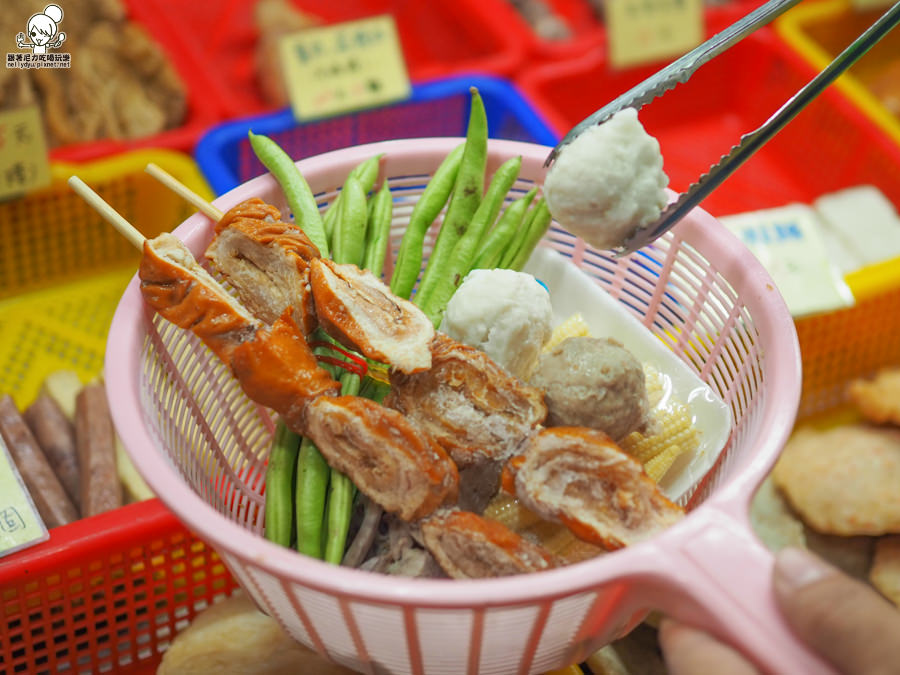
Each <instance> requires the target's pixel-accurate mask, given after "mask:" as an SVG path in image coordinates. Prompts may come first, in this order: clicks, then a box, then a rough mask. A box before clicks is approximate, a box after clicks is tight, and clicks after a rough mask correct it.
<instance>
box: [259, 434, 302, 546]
mask: <svg viewBox="0 0 900 675" xmlns="http://www.w3.org/2000/svg"><path fill="white" fill-rule="evenodd" d="M299 451H300V436H299V435H297V434H295V433H294V432H293V431H291V430H290V429H288V428H287V425H285V423H284V422H283V421H281V420H279V421H278V424H277V425H276V426H275V435H274V438H273V440H272V449H271V450H270V451H269V462H268V465H267V466H266V531H265V536H266V539H268V540H269V541H272V542H275V543H276V544H281V545H282V546H290V545H291V536H292V534H293V527H294V480H295V475H296V471H297V455H298V454H299Z"/></svg>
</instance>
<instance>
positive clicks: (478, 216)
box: [420, 157, 522, 324]
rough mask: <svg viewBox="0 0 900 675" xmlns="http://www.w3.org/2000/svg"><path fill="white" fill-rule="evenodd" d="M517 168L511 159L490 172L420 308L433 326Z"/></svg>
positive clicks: (518, 159) (519, 165)
mask: <svg viewBox="0 0 900 675" xmlns="http://www.w3.org/2000/svg"><path fill="white" fill-rule="evenodd" d="M521 168H522V158H521V157H513V158H511V159H508V160H506V161H505V162H504V163H503V164H502V165H501V166H500V167H499V168H498V169H497V171H495V172H494V176H493V178H492V179H491V184H490V186H489V187H488V190H487V192H486V193H485V195H484V198H483V199H482V200H481V203H480V204H479V205H478V209H477V210H476V211H475V215H473V216H472V222H471V223H469V226H468V228H466V231H465V233H464V234H463V235H462V237H460V239H459V241H458V242H456V246H455V247H454V249H453V253H452V255H451V256H450V259H449V260H448V262H447V271H446V273H445V274H444V275H443V276H441V278H440V279H438V281H437V283H436V284H435V286H434V289H433V290H432V292H431V294H430V295H429V296H428V297H427V299H426V300H425V302H424V304H422V305H420V307H421V309H422V311H423V312H424V313H425V315H426V316H429V317H434V319H433V320H434V322H435V323H436V324H440V322H441V317H442V316H443V315H444V309H445V308H446V307H447V302H448V301H449V300H450V297H451V296H452V295H453V293H455V292H456V289H457V288H459V285H460V284H461V283H462V280H463V278H464V277H465V276H466V274H468V272H469V268H470V267H471V265H472V263H473V261H474V258H475V254H476V252H477V250H478V244H479V242H480V241H481V239H482V237H483V236H484V234H485V232H486V231H487V230H488V228H489V227H490V226H491V225H492V224H493V223H494V221H495V220H496V219H497V215H498V214H499V213H500V209H501V207H502V206H503V201H504V199H505V198H506V195H507V193H508V192H509V190H510V188H511V187H512V185H513V183H515V182H516V178H518V176H519V170H520V169H521Z"/></svg>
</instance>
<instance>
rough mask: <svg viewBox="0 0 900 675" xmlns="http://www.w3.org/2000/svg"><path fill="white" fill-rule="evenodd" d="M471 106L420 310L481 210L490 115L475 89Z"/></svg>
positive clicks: (427, 268)
mask: <svg viewBox="0 0 900 675" xmlns="http://www.w3.org/2000/svg"><path fill="white" fill-rule="evenodd" d="M470 91H471V93H472V102H471V106H470V110H469V125H468V128H467V130H466V143H465V150H464V151H463V156H462V161H461V163H460V166H459V172H458V173H457V175H456V183H455V184H454V186H453V194H452V195H451V196H450V205H449V206H448V207H447V214H446V215H445V216H444V222H443V223H442V224H441V229H440V231H439V232H438V236H437V241H435V243H434V249H433V250H432V252H431V255H430V256H429V258H428V264H427V265H426V266H425V272H424V274H423V275H422V281H421V282H420V283H419V290H418V291H417V292H416V297H415V298H414V302H415V303H416V304H417V305H418V306H419V307H424V306H427V303H428V302H429V297H428V296H429V295H431V293H432V292H433V291H434V288H435V286H436V285H437V284H438V283H439V281H440V279H441V278H442V277H444V276H445V275H446V274H447V264H448V261H449V259H450V257H451V255H452V254H453V248H454V247H455V246H456V242H458V241H459V239H460V237H462V235H463V233H465V231H466V228H467V227H468V225H469V222H470V221H471V220H472V216H474V215H475V211H476V210H477V209H478V205H479V203H481V200H482V194H483V192H484V171H485V166H486V164H487V137H488V129H487V114H486V113H485V110H484V102H483V101H482V100H481V95H480V94H479V93H478V90H477V89H475V87H472V89H471V90H470Z"/></svg>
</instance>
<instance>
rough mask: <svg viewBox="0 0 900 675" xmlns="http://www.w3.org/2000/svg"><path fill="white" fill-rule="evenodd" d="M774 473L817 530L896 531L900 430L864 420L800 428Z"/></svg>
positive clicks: (899, 519)
mask: <svg viewBox="0 0 900 675" xmlns="http://www.w3.org/2000/svg"><path fill="white" fill-rule="evenodd" d="M772 476H773V478H774V480H775V484H776V486H777V487H778V489H779V490H781V492H782V494H784V495H785V497H786V498H787V500H788V502H789V503H790V504H791V506H792V507H793V508H794V509H795V510H796V511H797V512H798V513H799V515H800V517H801V518H802V519H803V521H804V522H805V523H806V524H807V525H809V526H810V527H811V528H813V529H815V530H817V531H818V532H821V533H824V534H837V535H843V536H851V535H881V534H887V533H895V532H896V533H900V493H898V491H897V486H898V485H900V432H897V431H893V430H887V429H879V428H871V427H866V426H863V425H845V426H840V427H835V428H832V429H827V430H825V431H818V430H815V429H800V430H799V431H797V432H795V433H794V435H793V436H792V437H791V439H790V440H789V441H788V443H787V445H786V446H785V448H784V450H783V451H782V453H781V457H779V459H778V462H777V463H776V465H775V468H774V470H773V472H772Z"/></svg>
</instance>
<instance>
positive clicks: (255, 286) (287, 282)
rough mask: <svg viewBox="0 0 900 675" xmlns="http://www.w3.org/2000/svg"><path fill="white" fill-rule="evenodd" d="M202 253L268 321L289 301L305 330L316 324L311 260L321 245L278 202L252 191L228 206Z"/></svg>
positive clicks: (252, 307) (249, 307)
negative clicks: (286, 219) (293, 222)
mask: <svg viewBox="0 0 900 675" xmlns="http://www.w3.org/2000/svg"><path fill="white" fill-rule="evenodd" d="M205 255H206V258H207V259H208V260H209V261H210V263H211V264H212V265H213V267H214V268H215V269H216V270H217V271H218V272H220V273H221V274H222V276H223V277H225V279H227V280H228V282H229V283H230V284H231V285H232V286H234V288H235V290H236V291H237V294H238V297H239V298H240V300H241V302H242V303H243V304H244V305H245V306H246V307H247V309H249V310H250V311H251V312H252V313H253V314H254V316H256V317H257V318H258V319H261V320H262V321H265V322H266V323H267V324H270V325H271V324H273V323H275V321H276V320H277V319H278V317H280V316H281V315H282V314H283V313H284V311H285V310H286V309H287V308H288V307H291V308H292V309H293V317H294V321H295V322H296V324H297V325H298V326H300V329H301V330H302V331H303V333H304V335H309V334H310V333H312V331H313V330H314V329H315V327H316V315H315V308H314V307H313V301H312V293H311V292H310V289H309V261H310V260H312V259H313V258H318V257H319V249H317V248H316V245H315V244H313V243H312V242H311V241H310V239H309V237H307V236H306V234H305V233H304V232H303V231H302V230H300V229H299V228H298V227H296V226H295V225H290V224H288V223H285V222H282V220H281V212H280V211H279V210H278V209H277V208H275V207H274V206H272V205H271V204H266V203H265V202H264V201H263V200H262V199H259V198H258V197H253V198H251V199H248V200H246V201H243V202H241V203H240V204H238V205H237V206H235V207H234V208H232V209H230V210H229V211H228V212H226V213H225V215H223V216H222V219H221V220H220V221H219V222H218V223H217V224H216V236H215V238H214V239H213V240H212V242H211V243H210V245H209V246H208V247H207V249H206V254H205Z"/></svg>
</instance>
